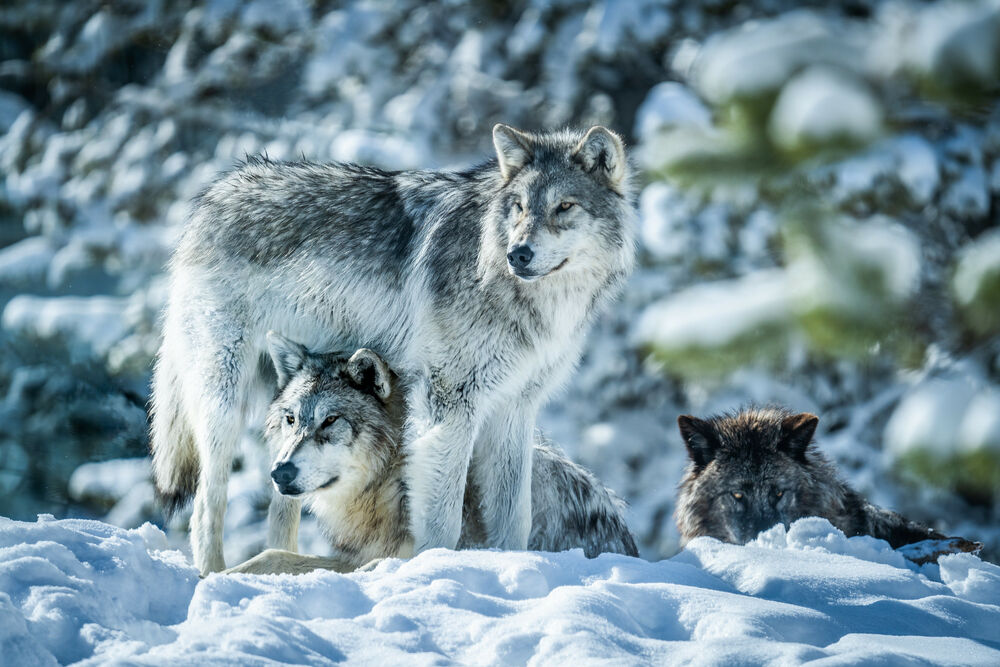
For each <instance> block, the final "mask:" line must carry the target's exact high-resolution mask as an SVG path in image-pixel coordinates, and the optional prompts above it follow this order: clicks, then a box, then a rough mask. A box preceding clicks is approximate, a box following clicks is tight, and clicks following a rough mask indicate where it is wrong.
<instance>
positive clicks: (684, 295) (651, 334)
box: [635, 270, 789, 350]
mask: <svg viewBox="0 0 1000 667" xmlns="http://www.w3.org/2000/svg"><path fill="white" fill-rule="evenodd" d="M787 317H789V294H788V285H787V280H786V277H785V272H784V271H781V270H762V271H758V272H757V273H754V274H750V275H747V276H744V277H742V278H739V279H736V280H725V281H719V282H715V283H705V284H702V285H696V286H694V287H689V288H687V289H685V290H682V291H679V292H677V293H675V294H673V295H672V296H670V297H668V298H667V299H665V300H664V301H662V302H659V303H656V304H653V305H652V306H650V307H649V308H648V309H647V310H646V312H644V313H643V314H642V317H641V318H640V320H639V323H638V325H637V327H636V334H635V335H636V338H637V339H638V340H640V341H642V342H645V343H651V344H653V345H656V346H658V347H662V348H667V349H672V350H683V349H685V348H688V347H695V346H698V347H705V348H712V347H717V346H720V345H725V344H727V343H731V342H733V341H735V340H737V339H738V338H739V337H740V336H742V335H746V334H748V333H750V332H752V331H754V330H755V329H758V328H759V327H762V326H766V325H769V324H773V323H775V322H780V321H782V320H784V319H786V318H787Z"/></svg>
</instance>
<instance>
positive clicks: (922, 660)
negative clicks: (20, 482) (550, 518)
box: [0, 517, 1000, 665]
mask: <svg viewBox="0 0 1000 667" xmlns="http://www.w3.org/2000/svg"><path fill="white" fill-rule="evenodd" d="M345 660H347V661H350V662H351V663H352V664H383V665H387V664H407V665H410V664H415V665H416V664H428V665H429V664H435V665H440V664H451V663H458V664H502V665H514V664H526V663H531V664H547V665H550V664H575V665H584V664H594V663H596V662H598V661H605V662H608V661H610V663H611V664H629V665H635V664H656V665H663V664H688V663H694V664H727V665H734V664H763V663H768V662H771V663H778V664H799V663H803V662H816V663H817V664H824V665H835V664H837V665H839V664H885V665H894V664H907V665H921V664H926V665H997V664H1000V567H997V566H996V565H992V564H990V563H984V562H983V561H981V560H979V559H978V558H976V557H975V556H971V555H968V554H956V555H949V556H945V557H944V558H942V559H941V561H940V564H939V565H924V566H921V567H917V566H914V565H912V564H908V563H907V562H906V561H904V560H903V559H902V557H901V556H900V555H899V554H898V553H895V552H893V551H892V550H891V549H889V547H888V545H887V544H886V543H884V542H881V541H879V540H874V539H871V538H867V537H854V538H850V539H847V538H845V537H844V536H843V534H842V533H840V532H839V531H837V530H836V529H834V528H833V527H832V526H830V524H829V523H827V522H826V521H824V520H822V519H803V520H800V521H798V522H796V523H795V524H793V525H792V526H791V528H790V529H789V530H788V531H787V532H786V531H785V530H784V529H783V528H782V527H780V526H778V527H776V528H774V529H772V530H771V531H769V532H766V533H763V534H761V536H760V537H759V538H758V539H757V540H756V541H755V542H753V543H751V544H749V545H747V546H733V545H727V544H723V543H720V542H718V541H715V540H712V539H707V538H700V539H698V540H695V541H693V542H692V543H691V544H690V545H689V546H688V547H687V549H685V550H684V551H682V552H681V553H680V554H678V555H676V556H674V557H673V558H670V559H669V560H662V561H659V562H647V561H644V560H640V559H636V558H628V557H625V556H618V555H604V556H601V557H599V558H597V559H594V560H588V559H586V558H584V556H583V554H582V553H581V552H580V551H579V550H576V551H569V552H564V553H558V554H553V553H534V552H507V553H502V552H496V551H465V552H454V551H446V550H440V549H438V550H432V551H429V552H425V553H423V554H421V555H419V556H417V557H416V558H413V559H411V560H408V561H402V560H388V561H384V562H382V563H381V564H379V565H378V566H377V567H376V568H375V569H374V570H373V571H370V572H357V573H353V574H347V575H343V574H336V573H332V572H314V573H311V574H307V575H302V576H298V577H293V576H287V575H282V576H256V575H219V574H216V575H211V576H209V577H208V578H206V579H204V580H199V579H198V576H197V573H196V572H195V570H194V569H193V568H192V567H191V565H190V563H189V562H188V561H187V560H186V559H185V558H184V556H183V555H182V554H181V553H179V552H177V551H171V550H169V549H168V548H167V542H166V538H165V535H164V534H163V533H162V532H161V531H160V530H159V529H158V528H156V527H154V526H152V525H150V524H145V525H143V526H141V527H140V528H137V529H132V530H123V529H120V528H116V527H113V526H110V525H108V524H104V523H99V522H96V521H87V520H54V519H51V518H44V517H43V518H40V519H39V520H38V521H37V522H34V523H25V522H16V521H11V520H8V519H0V662H2V663H3V664H9V665H49V664H57V663H63V664H65V663H78V664H102V665H104V664H158V665H165V664H192V665H193V664H198V665H207V664H220V665H221V664H226V665H232V664H240V665H264V664H275V663H283V664H309V665H326V664H334V663H338V662H342V661H345Z"/></svg>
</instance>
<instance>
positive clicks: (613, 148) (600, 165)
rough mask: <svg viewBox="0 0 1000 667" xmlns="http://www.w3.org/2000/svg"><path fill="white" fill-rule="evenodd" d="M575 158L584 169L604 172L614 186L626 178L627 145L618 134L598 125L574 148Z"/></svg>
mask: <svg viewBox="0 0 1000 667" xmlns="http://www.w3.org/2000/svg"><path fill="white" fill-rule="evenodd" d="M573 159H574V160H576V161H577V162H578V163H579V164H580V166H581V167H583V170H584V171H589V172H599V173H602V174H604V176H605V177H606V178H607V179H608V182H609V183H611V186H612V187H613V188H617V187H618V186H619V185H621V182H622V179H624V178H625V160H626V158H625V145H624V144H623V143H622V140H621V139H620V138H619V137H618V135H617V134H615V133H614V132H612V131H611V130H609V129H607V128H606V127H601V126H600V125H596V126H594V127H592V128H590V130H588V131H587V135H586V136H585V137H584V138H583V139H582V140H581V141H580V143H579V144H577V145H576V148H574V149H573Z"/></svg>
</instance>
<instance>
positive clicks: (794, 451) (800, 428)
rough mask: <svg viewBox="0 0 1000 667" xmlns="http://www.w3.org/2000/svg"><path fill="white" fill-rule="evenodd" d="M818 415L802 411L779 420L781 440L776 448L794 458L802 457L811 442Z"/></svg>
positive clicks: (817, 422)
mask: <svg viewBox="0 0 1000 667" xmlns="http://www.w3.org/2000/svg"><path fill="white" fill-rule="evenodd" d="M818 424H819V417H817V416H816V415H811V414H809V413H808V412H803V413H802V414H799V415H792V416H791V417H785V418H784V419H782V420H781V440H780V441H779V442H778V449H779V450H781V451H784V452H786V453H787V454H788V455H790V456H792V457H793V458H796V459H804V458H805V455H806V449H807V448H808V447H809V445H810V443H812V439H813V434H814V433H816V426H817V425H818Z"/></svg>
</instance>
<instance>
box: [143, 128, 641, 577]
mask: <svg viewBox="0 0 1000 667" xmlns="http://www.w3.org/2000/svg"><path fill="white" fill-rule="evenodd" d="M493 143H494V145H495V147H496V153H497V157H496V160H493V161H490V162H488V163H486V164H483V165H481V166H479V167H476V168H473V169H470V170H468V171H461V172H450V171H410V172H387V171H381V170H377V169H372V168H368V167H361V166H358V165H352V164H313V163H308V162H297V163H277V162H271V161H268V160H264V159H253V160H250V161H249V162H248V163H247V164H245V165H244V166H243V167H241V168H239V169H237V170H236V171H234V172H232V173H230V174H228V175H226V176H224V177H223V178H222V179H221V180H219V181H218V182H217V183H215V184H214V185H213V186H212V187H210V188H209V189H208V190H207V191H206V192H205V193H203V194H202V195H201V196H200V197H198V198H197V200H196V201H195V203H194V209H193V213H192V216H191V219H190V221H189V223H188V225H187V227H186V229H185V231H184V234H183V236H182V237H181V240H180V243H179V245H178V248H177V250H176V252H175V254H174V257H173V259H172V260H171V265H170V281H171V282H170V292H169V299H168V304H167V308H166V312H165V319H164V329H163V344H162V346H161V348H160V352H159V355H158V358H157V362H156V367H155V370H154V376H153V396H152V408H153V422H152V445H151V447H152V453H153V469H154V474H155V479H156V483H157V487H158V489H159V492H160V495H161V497H162V498H163V499H164V501H165V505H166V506H167V508H168V509H169V508H170V507H175V506H177V505H178V504H180V503H182V502H184V501H185V500H186V498H187V497H189V496H190V495H191V494H192V493H193V492H194V490H195V488H197V493H196V494H195V504H194V513H193V516H192V531H191V542H192V550H193V552H194V559H195V565H196V566H197V567H198V568H199V569H200V570H201V571H202V572H211V571H216V570H221V569H223V568H224V563H223V558H222V526H223V517H224V513H225V508H226V485H227V481H228V476H229V471H230V467H231V464H232V459H233V456H234V450H235V448H236V443H237V438H238V436H239V434H240V433H241V431H242V429H243V428H244V426H245V424H246V420H247V416H248V413H249V412H251V411H252V410H254V409H263V408H264V407H266V401H267V400H268V399H270V398H271V397H272V396H273V393H272V392H273V379H270V378H269V374H270V372H271V371H270V370H269V369H263V368H262V367H263V366H269V364H266V363H265V360H264V358H263V356H264V352H265V334H266V332H267V331H268V330H269V329H276V330H281V331H283V332H285V333H287V334H288V335H289V336H291V337H293V338H294V339H295V340H298V341H301V342H302V343H304V344H305V345H307V346H308V348H309V349H313V350H333V349H356V348H358V347H362V346H365V347H370V348H374V349H376V350H378V351H379V352H380V353H381V354H382V355H383V356H384V357H385V358H386V360H387V361H388V362H389V363H390V364H391V366H392V367H393V368H395V369H397V370H398V371H399V372H401V373H403V374H405V375H407V376H408V377H411V378H413V381H412V382H411V383H409V386H410V389H409V391H408V395H407V413H408V419H407V426H406V429H405V433H404V447H405V449H406V451H407V456H408V460H407V469H406V471H405V477H406V481H407V487H408V489H409V497H410V503H411V530H412V533H413V536H414V539H415V545H416V546H415V549H416V551H418V552H419V551H421V550H423V549H427V548H430V547H439V546H440V547H449V548H453V547H455V545H456V544H457V543H458V538H459V531H460V527H461V519H462V499H463V495H464V489H465V480H466V476H467V473H468V475H469V476H470V477H471V478H472V480H473V481H474V482H475V484H476V486H477V488H479V489H481V499H480V503H481V515H482V521H483V526H484V529H485V531H486V535H487V540H486V541H487V543H488V544H489V545H490V546H492V547H499V548H518V549H520V548H524V547H525V546H526V545H527V542H528V533H529V531H530V527H531V509H530V480H531V462H532V457H531V455H530V452H531V434H532V430H533V428H534V422H535V416H536V414H537V412H538V409H539V407H540V406H541V405H542V404H543V403H544V401H545V400H546V399H547V397H548V396H549V395H550V394H551V393H552V391H553V390H554V389H555V388H557V387H558V386H560V385H561V384H562V383H563V382H564V381H565V380H566V378H567V377H568V375H569V373H570V372H571V371H572V369H573V367H574V365H575V363H576V362H577V360H578V358H579V356H580V351H581V347H582V344H583V339H584V336H585V334H586V332H587V330H588V329H589V326H590V323H591V321H592V320H593V318H594V316H595V314H596V313H597V312H599V311H600V310H601V307H602V306H603V305H604V304H606V303H607V302H608V301H609V300H610V299H611V298H612V297H613V296H614V295H616V294H617V293H618V291H619V290H620V288H621V286H622V285H623V283H624V281H625V279H626V277H627V276H628V274H629V272H630V270H631V268H632V264H633V261H634V255H635V250H634V215H635V207H634V197H633V193H632V191H631V187H630V169H629V165H628V161H627V159H626V155H625V151H624V147H623V145H622V142H621V140H620V139H619V138H618V136H617V135H615V134H614V133H612V132H610V131H609V130H607V129H605V128H602V127H594V128H591V129H590V130H589V131H587V132H586V133H583V132H575V131H568V130H567V131H560V132H552V133H542V134H529V133H526V132H520V131H518V130H515V129H513V128H510V127H507V126H504V125H498V126H496V127H495V128H494V130H493ZM271 509H272V511H271V513H270V516H271V521H270V525H271V530H270V534H269V540H270V543H271V545H272V546H276V547H282V548H289V549H293V548H294V544H292V542H291V536H290V535H288V534H287V532H286V531H284V530H283V528H282V526H283V525H284V522H283V521H282V519H283V518H284V517H286V516H287V515H289V514H292V513H294V512H295V511H297V510H298V508H297V505H296V504H295V503H294V501H289V500H287V499H284V498H277V499H276V500H275V502H273V503H272V508H271Z"/></svg>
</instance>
